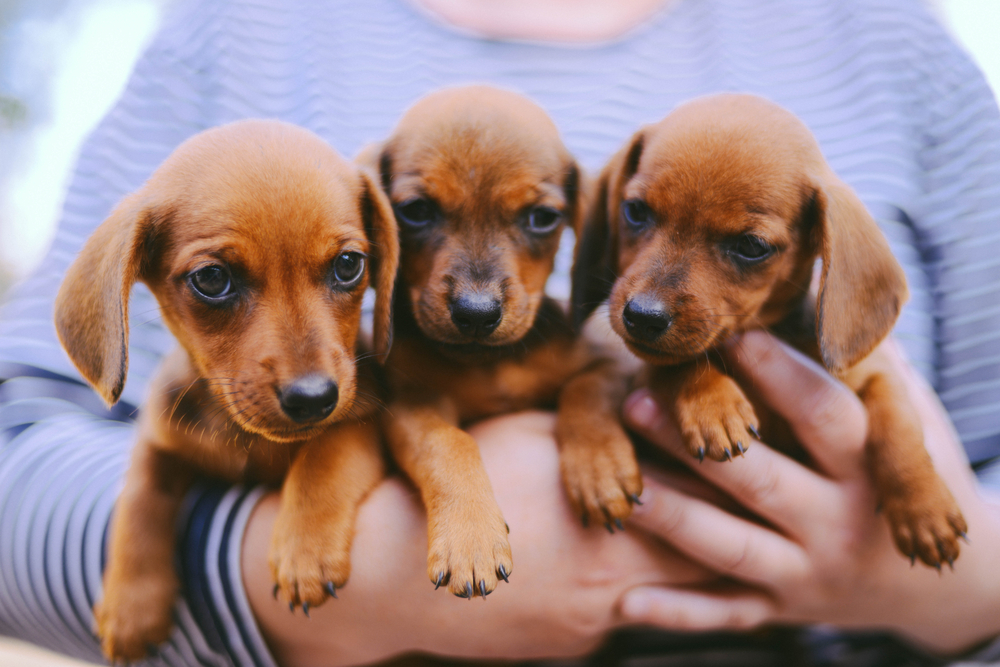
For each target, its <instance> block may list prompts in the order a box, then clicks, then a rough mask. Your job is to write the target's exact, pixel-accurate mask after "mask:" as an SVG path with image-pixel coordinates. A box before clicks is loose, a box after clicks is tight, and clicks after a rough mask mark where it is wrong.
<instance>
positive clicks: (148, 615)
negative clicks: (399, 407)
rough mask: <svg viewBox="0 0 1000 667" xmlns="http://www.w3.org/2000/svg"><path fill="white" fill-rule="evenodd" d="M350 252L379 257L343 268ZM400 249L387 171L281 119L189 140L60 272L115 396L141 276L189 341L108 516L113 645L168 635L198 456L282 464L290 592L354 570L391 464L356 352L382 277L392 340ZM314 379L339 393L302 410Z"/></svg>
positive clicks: (65, 302) (88, 349)
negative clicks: (370, 501) (364, 165)
mask: <svg viewBox="0 0 1000 667" xmlns="http://www.w3.org/2000/svg"><path fill="white" fill-rule="evenodd" d="M345 253H357V255H352V257H354V258H356V257H364V258H366V259H365V261H366V262H367V266H366V268H364V269H363V272H362V273H361V274H359V277H357V278H355V279H352V280H350V281H347V282H344V281H339V282H338V281H337V280H336V277H335V276H337V275H341V276H342V275H343V273H344V272H343V271H341V273H340V274H335V273H333V270H334V267H335V266H340V265H339V264H337V262H338V258H341V257H342V256H343V255H344V254H345ZM398 254H399V248H398V242H397V234H396V229H395V221H394V219H393V216H392V212H391V210H390V208H389V205H388V202H387V201H386V199H385V197H384V195H383V194H382V193H381V191H380V189H379V188H378V187H377V185H376V184H375V182H374V181H373V180H372V177H371V176H369V175H368V174H366V173H364V172H363V171H359V170H358V169H356V168H355V167H354V166H352V165H351V164H350V163H348V162H346V161H345V160H343V159H342V158H340V157H339V156H338V155H337V154H336V152H335V151H334V150H333V149H331V148H330V147H329V146H327V145H326V144H325V143H324V142H323V141H322V140H320V139H319V138H318V137H316V136H315V135H313V134H312V133H310V132H308V131H306V130H303V129H301V128H297V127H294V126H292V125H287V124H284V123H280V122H277V121H241V122H237V123H233V124H230V125H226V126H222V127H220V128H215V129H212V130H208V131H206V132H203V133H201V134H199V135H196V136H195V137H193V138H191V139H189V140H188V141H186V142H185V143H184V144H182V145H181V146H180V147H179V148H178V149H177V150H176V151H175V152H174V153H173V154H172V155H171V156H170V157H169V158H167V160H166V161H165V162H164V163H163V164H162V165H161V166H160V167H159V168H158V169H157V171H156V172H155V173H154V174H153V175H152V176H151V177H150V179H149V180H148V181H147V182H146V183H145V184H144V185H143V187H142V188H140V189H139V190H138V191H137V192H135V193H134V194H132V195H130V196H128V197H127V198H126V199H125V200H124V201H123V202H122V203H121V204H120V205H119V206H118V207H117V208H116V209H115V210H114V211H113V212H112V214H111V215H110V216H109V217H108V219H107V220H106V221H105V222H104V223H103V224H101V226H100V227H99V228H98V229H97V231H96V232H95V233H94V235H93V236H92V237H91V238H90V239H89V240H88V241H87V243H86V244H85V246H84V248H83V250H82V251H81V253H80V256H79V257H78V258H77V259H76V261H75V262H74V263H73V264H72V266H71V267H70V269H69V271H68V273H67V275H66V278H65V280H64V281H63V284H62V287H61V288H60V291H59V295H58V297H57V301H56V312H55V316H56V328H57V331H58V333H59V337H60V340H61V341H62V343H63V345H64V347H65V348H66V350H67V352H68V353H69V355H70V357H71V358H72V360H73V361H74V363H75V364H76V365H77V367H78V368H79V369H80V372H81V373H82V374H83V375H84V377H85V378H86V379H87V380H88V381H89V382H91V383H92V384H93V385H94V387H95V388H96V389H97V390H98V391H99V392H100V394H101V396H103V397H104V399H105V400H106V401H107V402H108V403H109V404H110V403H114V402H115V401H117V400H118V397H119V396H120V394H121V391H122V387H123V386H124V382H125V377H126V373H127V368H128V298H129V293H130V291H131V288H132V285H133V284H134V283H135V282H136V281H142V282H144V283H145V284H146V285H148V286H149V288H150V290H151V291H152V292H153V294H154V295H155V296H156V298H157V301H158V302H159V304H160V309H161V312H162V316H163V319H164V321H165V322H166V324H167V326H168V327H169V328H170V330H171V332H172V333H173V334H174V336H175V337H176V339H177V341H178V343H179V347H178V348H177V349H176V350H175V351H174V352H172V353H171V354H169V355H168V356H167V358H166V359H165V360H164V361H163V363H162V364H161V366H160V369H159V371H158V373H157V375H156V377H155V378H154V379H153V380H152V382H151V384H150V395H149V397H148V401H147V403H146V405H145V406H144V408H143V410H142V412H141V414H140V419H139V424H138V429H137V442H136V445H135V448H134V450H133V455H132V463H131V466H130V468H129V470H128V472H127V473H126V480H125V488H124V490H123V492H122V495H121V497H120V498H119V501H118V505H117V507H116V511H115V514H114V517H113V519H112V524H111V533H110V547H109V560H108V567H107V570H106V572H105V575H104V595H103V599H102V600H101V601H100V602H99V603H98V604H97V605H96V606H95V610H94V613H95V617H96V622H97V631H98V634H99V635H100V637H101V640H102V647H103V649H104V652H105V654H106V655H107V656H108V658H110V659H112V660H135V659H139V658H142V657H144V656H145V655H146V654H147V652H148V651H149V650H150V648H151V647H152V646H155V645H156V644H158V643H160V642H162V641H164V640H166V638H167V637H168V634H169V632H170V627H171V609H172V607H173V601H174V597H175V595H176V592H177V586H178V582H177V576H176V573H175V572H174V570H173V558H174V523H175V519H176V515H177V512H178V509H179V507H180V505H181V502H182V500H183V496H184V493H185V492H186V490H187V488H188V486H189V483H190V480H191V479H192V478H193V476H195V475H196V474H208V475H212V476H215V477H220V478H222V479H225V480H229V481H233V482H243V481H245V482H257V481H263V482H269V483H273V484H280V483H282V480H284V487H283V491H282V499H281V511H280V515H279V517H278V521H277V523H276V528H275V533H274V538H273V542H272V545H271V554H270V561H271V568H272V571H273V573H274V576H275V580H276V582H277V587H278V588H277V590H280V591H281V593H282V595H283V597H284V599H286V600H287V601H288V602H289V603H290V604H291V605H292V606H293V607H294V605H302V606H303V607H304V608H306V609H307V608H308V606H310V605H312V606H314V605H317V604H321V603H322V602H323V601H324V600H325V599H326V597H327V595H328V584H332V585H333V586H336V587H340V586H342V585H343V584H344V583H345V582H346V580H347V577H348V575H349V573H350V563H349V549H350V541H351V535H352V533H353V523H354V516H355V513H356V510H357V507H358V504H359V503H360V502H361V500H362V499H363V498H364V497H365V495H366V494H367V493H368V491H369V490H370V489H371V488H372V487H373V486H374V485H375V484H376V483H377V482H378V481H379V479H380V478H381V477H382V475H383V461H382V455H381V448H380V444H379V433H378V428H377V425H376V423H375V418H376V415H375V412H376V405H375V402H376V401H377V400H378V392H379V387H378V386H377V382H376V380H375V376H374V375H373V372H374V371H373V369H372V368H370V365H367V366H366V365H365V364H362V365H360V366H359V365H358V363H357V355H358V353H357V351H356V347H357V338H358V329H359V323H360V317H361V300H362V296H363V293H364V291H365V288H366V287H367V286H368V285H369V282H371V284H372V285H373V286H374V287H376V288H377V291H378V298H377V301H376V308H375V310H376V317H375V351H376V353H377V354H378V355H381V356H382V357H383V358H384V356H385V355H386V354H387V352H388V347H389V343H390V334H391V321H390V319H391V294H392V287H393V281H394V279H395V273H396V269H397V263H398ZM207 267H219V268H221V269H222V270H223V271H225V272H228V274H229V280H230V292H229V295H230V296H228V297H226V296H225V292H223V293H222V294H223V296H222V298H223V301H222V302H219V301H212V300H211V299H207V298H205V297H204V296H203V295H200V294H199V292H198V291H197V290H196V288H195V285H196V284H198V285H202V286H204V285H205V283H204V281H203V280H202V279H199V278H198V276H203V275H205V273H204V272H205V271H209V272H211V271H214V270H215V269H212V268H207ZM199 271H200V272H202V273H199ZM332 276H334V277H332ZM199 280H200V282H199ZM302 378H321V379H322V380H324V381H327V382H328V383H333V384H335V385H336V391H335V392H334V394H329V395H328V394H323V395H322V396H321V399H322V400H325V401H327V403H328V405H327V406H319V407H316V405H315V404H316V400H315V399H313V400H312V404H311V405H312V407H311V408H309V409H310V410H311V412H310V413H309V414H304V413H301V412H297V410H301V409H303V408H301V406H300V405H299V404H294V405H293V404H291V403H288V402H287V400H288V399H287V397H288V395H289V392H291V391H293V390H295V389H296V387H300V386H301V385H297V384H296V383H297V382H299V383H300V382H301V381H302ZM323 386H324V387H328V386H329V385H323ZM314 393H315V392H314ZM324 396H325V397H326V398H324ZM283 397H284V398H283ZM289 406H291V407H289ZM322 410H330V412H329V413H328V414H325V413H324V412H322ZM277 590H276V593H277Z"/></svg>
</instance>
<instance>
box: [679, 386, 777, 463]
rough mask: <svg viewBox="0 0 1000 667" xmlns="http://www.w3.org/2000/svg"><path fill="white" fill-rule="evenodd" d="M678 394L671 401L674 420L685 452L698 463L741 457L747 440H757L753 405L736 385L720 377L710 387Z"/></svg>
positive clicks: (757, 423) (747, 442)
mask: <svg viewBox="0 0 1000 667" xmlns="http://www.w3.org/2000/svg"><path fill="white" fill-rule="evenodd" d="M699 389H700V390H698V391H682V392H680V393H679V395H678V396H677V399H676V401H675V402H674V411H675V417H676V419H677V425H678V426H679V427H680V431H681V435H682V436H683V438H684V443H685V445H686V446H687V449H688V452H690V454H691V456H694V457H695V458H697V459H698V460H699V461H702V460H704V459H705V457H708V458H710V459H714V460H716V461H730V460H732V459H733V457H734V456H742V455H743V454H744V453H745V452H746V450H747V448H748V447H749V446H750V437H751V436H753V437H759V436H758V433H757V429H758V428H759V426H760V423H759V421H758V420H757V415H756V413H755V412H754V409H753V406H752V405H751V404H750V401H748V400H747V398H746V396H744V395H743V392H742V391H741V390H740V388H739V386H738V385H737V384H736V382H735V381H733V379H732V378H729V377H727V376H724V375H718V377H717V378H716V379H715V380H714V381H713V382H712V384H711V387H710V388H707V389H704V388H699Z"/></svg>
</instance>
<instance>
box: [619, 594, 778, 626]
mask: <svg viewBox="0 0 1000 667" xmlns="http://www.w3.org/2000/svg"><path fill="white" fill-rule="evenodd" d="M776 612H777V608H776V604H775V602H774V601H773V600H771V599H770V598H768V597H767V596H766V595H764V594H763V593H758V592H754V591H746V590H741V591H740V592H732V593H728V594H727V593H712V592H706V591H701V590H697V589H694V590H683V589H676V588H661V587H653V586H639V587H636V588H633V589H632V590H630V591H628V592H627V593H625V595H624V596H623V597H622V602H621V606H620V613H621V615H622V617H623V618H624V619H625V620H626V621H629V622H632V623H643V624H648V625H656V626H659V627H661V628H664V629H668V630H723V629H727V630H746V629H749V628H753V627H756V626H758V625H760V624H761V623H764V622H765V621H768V620H770V619H771V618H773V617H774V616H775V614H776Z"/></svg>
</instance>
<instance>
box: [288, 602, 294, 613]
mask: <svg viewBox="0 0 1000 667" xmlns="http://www.w3.org/2000/svg"><path fill="white" fill-rule="evenodd" d="M288 611H290V612H292V613H293V614H294V613H295V603H294V602H289V603H288Z"/></svg>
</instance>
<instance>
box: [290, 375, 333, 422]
mask: <svg viewBox="0 0 1000 667" xmlns="http://www.w3.org/2000/svg"><path fill="white" fill-rule="evenodd" d="M277 394H278V401H279V402H280V404H281V409H282V411H283V412H284V413H285V415H287V416H288V418H289V419H291V420H292V421H293V422H295V423H297V424H310V423H315V422H318V421H322V420H323V419H326V418H327V417H329V416H330V414H331V413H332V412H333V410H334V408H336V407H337V400H338V398H339V396H340V391H339V389H338V387H337V383H336V382H334V381H333V380H332V379H330V378H328V377H326V376H325V375H319V374H312V375H305V376H302V377H300V378H297V379H295V380H293V381H292V382H290V383H288V384H286V385H284V386H282V387H280V388H278V390H277Z"/></svg>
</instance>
